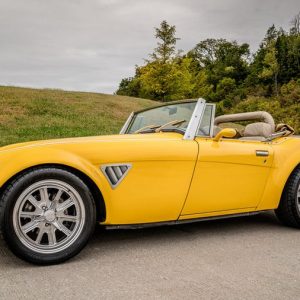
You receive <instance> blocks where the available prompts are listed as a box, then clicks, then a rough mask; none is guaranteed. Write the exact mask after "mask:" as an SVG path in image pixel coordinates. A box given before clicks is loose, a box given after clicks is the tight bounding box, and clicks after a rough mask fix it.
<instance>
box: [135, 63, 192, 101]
mask: <svg viewBox="0 0 300 300" xmlns="http://www.w3.org/2000/svg"><path fill="white" fill-rule="evenodd" d="M189 64H190V60H189V59H188V58H184V59H179V58H178V59H175V60H173V61H169V62H165V63H163V62H162V61H152V62H149V63H148V64H146V65H145V66H143V67H141V68H140V69H139V71H140V74H141V75H140V77H139V79H140V84H141V92H140V95H141V97H143V98H149V99H153V100H161V101H170V100H176V99H184V98H186V95H188V94H190V93H191V92H192V89H193V85H192V83H191V74H190V72H189Z"/></svg>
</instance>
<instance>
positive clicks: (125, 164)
mask: <svg viewBox="0 0 300 300" xmlns="http://www.w3.org/2000/svg"><path fill="white" fill-rule="evenodd" d="M121 166H126V167H127V170H126V171H125V172H124V174H123V175H122V177H121V178H119V179H118V178H116V176H115V174H112V177H113V178H114V179H116V182H117V183H116V184H113V183H112V182H111V180H110V178H109V177H108V175H107V174H106V172H105V170H106V168H107V167H121ZM131 168H132V164H130V163H115V164H106V165H102V166H101V167H100V169H101V171H102V173H103V175H104V176H105V178H106V179H107V181H108V183H109V184H110V186H111V188H112V189H115V188H116V187H117V186H118V185H119V184H120V183H121V182H122V181H123V179H124V178H125V177H126V175H127V174H128V172H129V170H130V169H131ZM109 170H110V169H109ZM119 171H120V172H121V169H119ZM109 172H110V171H109ZM110 174H111V172H110Z"/></svg>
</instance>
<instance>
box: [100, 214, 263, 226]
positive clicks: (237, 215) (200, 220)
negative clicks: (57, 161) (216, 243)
mask: <svg viewBox="0 0 300 300" xmlns="http://www.w3.org/2000/svg"><path fill="white" fill-rule="evenodd" d="M266 211H267V210H261V211H253V212H246V213H238V214H229V215H222V216H214V217H202V218H201V217H200V218H194V219H186V220H176V221H166V222H164V221H163V222H153V223H140V224H120V225H105V224H103V225H104V226H105V228H106V229H139V228H148V227H158V226H169V225H180V224H189V223H197V222H203V221H213V220H222V219H230V218H238V217H246V216H252V215H257V214H259V213H262V212H266ZM100 224H101V223H100Z"/></svg>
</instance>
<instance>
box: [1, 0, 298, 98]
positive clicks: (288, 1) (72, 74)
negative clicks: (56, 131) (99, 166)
mask: <svg viewBox="0 0 300 300" xmlns="http://www.w3.org/2000/svg"><path fill="white" fill-rule="evenodd" d="M299 10H300V2H299V0H248V1H246V0H164V1H162V0H161V1H159V0H85V1H84V0H0V43H1V44H0V85H16V86H29V87H49V88H60V89H67V90H82V91H96V92H104V93H113V92H114V91H115V90H116V89H117V87H118V84H119V82H120V80H121V79H122V78H123V77H128V76H132V75H133V74H134V66H135V64H142V63H143V58H147V55H148V53H150V52H151V51H152V49H153V48H154V47H155V43H156V41H155V40H154V37H153V35H154V27H157V26H159V23H160V22H161V21H162V20H164V19H165V20H167V21H168V22H169V23H170V24H172V25H176V28H177V36H178V37H181V40H180V41H179V42H178V48H179V49H183V50H189V49H191V48H193V47H194V46H195V45H196V44H197V43H198V42H199V41H200V40H203V39H206V38H226V39H229V40H234V39H235V40H237V41H239V42H247V43H249V44H250V45H251V49H252V50H255V49H256V48H257V46H258V44H259V43H260V41H261V40H262V38H263V37H264V35H265V32H266V30H267V28H268V27H269V26H270V25H272V24H273V23H274V24H275V25H276V26H282V27H283V28H288V27H289V22H290V20H291V19H292V17H293V16H294V15H295V14H296V13H297V12H298V11H299Z"/></svg>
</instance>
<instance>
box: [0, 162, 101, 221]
mask: <svg viewBox="0 0 300 300" xmlns="http://www.w3.org/2000/svg"><path fill="white" fill-rule="evenodd" d="M49 167H51V168H57V169H62V170H66V171H68V172H70V173H72V174H74V175H76V176H77V177H79V178H80V179H81V180H82V181H83V182H84V183H85V184H86V185H87V187H88V188H89V190H90V192H91V194H92V196H93V199H94V202H95V205H96V213H97V221H99V222H103V221H104V220H105V219H106V205H105V201H104V197H103V194H102V192H101V190H100V188H99V187H98V185H97V184H96V183H95V182H94V180H93V179H91V178H90V176H88V175H87V174H85V173H84V172H83V171H81V170H78V169H77V168H74V167H71V166H69V165H65V164H61V163H45V164H37V165H34V166H30V167H28V168H25V169H23V170H21V171H19V172H17V173H16V174H14V175H13V176H11V177H10V178H9V179H8V180H7V181H6V182H5V183H4V184H3V185H2V186H1V187H0V196H1V195H2V193H3V192H4V190H5V189H6V187H7V186H8V185H9V184H10V182H12V181H13V180H14V179H15V178H16V177H18V176H20V175H22V174H24V173H26V172H28V171H30V170H35V169H38V168H49Z"/></svg>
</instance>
